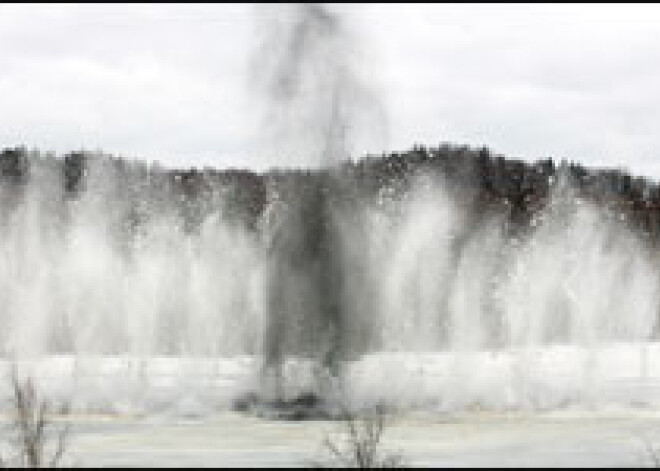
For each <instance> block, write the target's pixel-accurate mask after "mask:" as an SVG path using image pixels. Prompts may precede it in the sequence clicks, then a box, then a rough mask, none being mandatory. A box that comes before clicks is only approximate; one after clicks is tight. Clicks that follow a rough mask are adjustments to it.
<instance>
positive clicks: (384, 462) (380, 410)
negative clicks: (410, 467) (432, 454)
mask: <svg viewBox="0 0 660 471" xmlns="http://www.w3.org/2000/svg"><path fill="white" fill-rule="evenodd" d="M341 423H342V428H341V432H340V433H339V435H338V436H334V437H333V436H331V435H327V436H326V437H325V438H324V439H323V442H322V446H323V449H324V451H325V453H326V454H327V455H328V459H327V460H325V461H322V462H314V463H312V465H313V466H314V467H317V468H325V467H333V468H334V467H341V468H360V469H366V468H402V467H404V466H405V461H404V458H403V456H402V455H401V454H399V453H387V452H384V451H383V450H382V438H383V434H384V432H385V429H386V427H387V421H386V414H385V408H384V407H382V406H377V407H376V408H375V409H374V410H373V411H371V412H370V413H367V414H365V415H361V416H357V415H355V414H353V413H350V412H344V414H343V417H342V418H341Z"/></svg>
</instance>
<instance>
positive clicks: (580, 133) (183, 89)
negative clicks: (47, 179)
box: [0, 4, 660, 177]
mask: <svg viewBox="0 0 660 471" xmlns="http://www.w3.org/2000/svg"><path fill="white" fill-rule="evenodd" d="M253 8H255V7H254V6H245V5H206V4H200V5H169V4H162V5H158V4H146V5H130V6H129V5H66V4H64V5H6V4H3V5H0V58H2V62H1V64H2V73H1V74H0V145H15V144H20V143H24V144H27V145H28V146H30V147H33V146H38V147H40V148H43V149H52V150H55V151H58V152H64V151H67V150H71V149H76V148H80V147H81V146H84V147H87V148H102V149H104V150H106V151H109V152H113V153H117V154H122V155H128V156H132V157H133V156H135V157H138V156H139V157H144V158H146V159H159V160H162V161H163V162H165V163H166V164H168V165H204V164H213V165H217V166H228V165H237V166H253V167H256V168H263V167H266V166H270V165H276V164H284V165H286V162H277V161H276V160H275V159H274V157H272V156H263V155H261V156H260V153H259V152H258V149H259V143H258V137H259V125H258V123H259V121H258V118H259V110H258V103H256V102H255V99H254V97H251V96H250V89H249V87H248V86H247V80H246V78H247V59H248V56H249V54H250V51H251V50H252V47H253V40H254V34H253V33H258V32H255V31H253V27H254V25H253V21H252V20H253V11H252V10H251V9H253ZM336 8H337V9H338V10H340V11H341V12H342V13H343V14H345V18H346V19H347V21H348V22H349V24H350V25H351V26H353V28H354V29H356V30H357V32H358V33H359V38H360V39H361V40H362V44H361V46H362V47H363V48H364V54H365V58H366V59H368V60H365V61H364V67H365V69H366V72H368V73H369V75H370V76H371V77H372V78H373V79H374V81H375V85H376V88H377V89H380V90H381V91H382V95H383V102H384V104H385V105H386V108H387V110H388V114H389V121H390V126H389V128H390V132H389V139H388V140H387V141H386V142H368V143H365V144H364V147H368V148H370V150H373V151H376V152H378V151H380V150H381V148H382V147H387V148H392V149H399V148H407V147H409V146H410V145H412V144H413V142H424V143H427V144H429V145H432V144H435V143H437V142H440V141H454V142H467V143H473V144H487V145H489V146H491V147H492V148H494V149H495V150H496V151H499V152H502V153H505V154H510V155H515V156H521V157H528V158H539V157H544V156H547V155H552V156H555V157H558V158H567V159H573V160H580V161H583V162H585V163H587V164H590V163H597V164H603V165H611V166H628V167H630V168H631V169H632V170H633V171H634V172H637V173H647V174H653V175H655V176H659V177H660V159H659V158H658V157H657V154H658V149H659V148H660V137H659V135H658V133H656V132H655V129H656V123H658V122H659V121H660V93H659V92H658V85H657V84H658V81H659V80H658V79H660V41H659V39H660V28H658V27H657V25H658V24H660V7H658V6H657V5H632V6H629V5H625V6H623V5H522V6H521V5H497V6H490V5H474V4H472V5H358V6H347V5H342V6H337V7H336Z"/></svg>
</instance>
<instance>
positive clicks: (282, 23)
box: [253, 4, 384, 373]
mask: <svg viewBox="0 0 660 471" xmlns="http://www.w3.org/2000/svg"><path fill="white" fill-rule="evenodd" d="M256 13H257V20H258V21H257V30H256V33H257V35H258V36H259V39H260V41H259V47H258V48H257V50H256V54H255V56H254V58H253V66H254V68H253V78H254V81H255V84H256V85H257V88H258V92H259V93H260V94H261V96H262V97H263V101H262V103H263V104H264V105H265V120H264V125H263V126H262V128H261V132H262V134H263V136H262V137H264V136H265V137H266V141H269V146H268V150H269V151H270V152H275V153H276V155H277V156H278V157H279V158H286V159H287V161H286V162H285V166H288V167H290V166H292V165H296V164H298V165H300V166H302V167H307V168H309V167H315V168H316V170H314V172H315V173H316V172H318V173H317V175H318V176H319V179H318V180H317V181H316V183H315V185H316V187H315V189H314V191H313V193H314V195H311V196H310V194H307V197H309V198H311V200H312V202H311V203H310V201H306V200H305V197H303V196H302V195H299V194H295V195H293V196H292V195H291V194H289V193H290V192H288V191H287V196H286V198H284V200H285V201H286V206H287V207H288V209H287V211H286V213H287V214H288V215H289V216H287V217H285V218H284V219H285V220H286V222H284V223H283V224H285V225H286V226H287V227H286V228H285V229H283V230H282V231H281V233H282V234H286V235H287V237H292V238H293V239H294V240H296V241H297V242H295V243H293V242H292V241H289V242H286V243H284V245H280V244H278V243H275V245H274V246H273V248H272V253H275V252H279V253H278V254H277V255H274V256H273V257H272V258H271V259H270V260H271V262H275V261H276V262H275V265H280V266H282V267H286V266H294V267H295V268H294V270H293V271H294V275H293V280H291V283H293V284H296V283H297V284H298V286H304V288H305V291H306V292H304V293H301V292H300V290H296V289H293V286H290V287H288V286H287V282H283V281H282V280H283V279H285V278H286V277H285V276H280V275H272V276H271V278H272V279H274V280H273V282H270V283H269V284H268V287H267V290H268V293H267V295H266V299H268V301H267V304H268V306H267V308H266V310H267V312H268V316H271V315H272V316H277V317H278V318H277V319H268V320H267V321H266V326H267V328H266V332H265V346H266V352H265V353H266V360H265V363H266V364H267V365H270V366H268V367H267V368H266V369H267V370H270V371H273V370H274V369H276V367H275V366H273V365H275V364H276V363H281V362H282V361H283V360H284V358H283V352H284V351H285V350H286V351H287V352H289V351H291V350H297V352H296V353H297V354H299V353H304V354H305V355H309V356H311V357H312V358H314V359H316V360H318V361H319V362H320V363H321V364H323V365H325V366H326V367H328V368H329V370H331V371H333V372H334V373H338V368H337V362H338V361H339V358H341V357H343V356H345V355H344V352H345V350H346V331H347V329H350V327H349V325H348V324H347V323H346V322H345V317H346V315H345V308H344V306H343V303H344V299H343V298H344V297H343V296H342V283H343V282H342V278H343V275H342V270H343V267H342V240H343V234H342V233H341V231H342V229H340V227H339V225H338V224H337V221H335V216H336V212H337V209H338V208H339V209H341V206H342V205H341V203H338V201H337V200H338V199H340V193H341V192H342V186H343V185H344V182H343V181H342V179H343V177H342V175H341V172H340V170H339V165H340V162H342V161H344V160H346V159H348V157H349V153H351V152H353V151H354V150H355V148H356V142H357V137H358V136H360V137H365V136H369V135H374V136H377V135H379V134H381V130H382V127H383V122H384V120H383V119H382V110H381V108H380V105H379V103H378V100H375V94H374V93H373V92H372V90H371V87H370V86H368V85H367V83H366V81H364V80H363V78H362V77H360V76H359V74H358V64H359V61H356V60H355V54H354V52H355V50H356V43H357V42H358V41H357V38H356V37H355V36H354V35H353V34H351V33H349V28H348V27H347V25H346V21H345V17H342V16H341V15H338V14H337V13H336V12H334V11H333V10H332V9H330V8H329V7H327V6H325V5H322V4H277V5H268V6H260V7H259V8H258V9H257V10H256ZM374 128H375V129H376V130H375V132H374ZM365 130H366V133H365V132H364V131H365ZM296 160H297V161H298V162H294V161H296ZM294 200H295V201H294ZM280 206H281V205H280ZM298 242H300V243H298ZM294 245H296V247H294ZM284 247H287V248H288V249H291V250H288V249H287V250H280V249H282V248H284ZM271 262H269V263H271ZM270 270H276V271H277V269H276V268H274V267H271V268H270ZM301 274H304V275H303V278H305V279H304V280H300V276H301ZM296 280H298V281H296ZM289 288H292V290H293V292H295V293H298V294H297V295H298V296H300V297H303V298H306V299H305V300H304V302H306V303H307V304H308V305H310V309H309V310H308V312H307V313H306V314H305V316H306V317H305V318H303V319H299V318H298V317H297V316H296V315H295V314H293V315H292V313H291V312H287V313H283V311H284V310H289V311H290V308H289V306H290V305H292V304H293V305H295V304H296V303H295V302H290V301H291V300H290V299H288V298H289V297H290V296H291V294H290V292H291V291H289V294H286V293H284V292H283V291H285V290H288V289H289ZM311 299H313V302H308V301H310V300H311ZM284 301H286V302H284ZM311 305H313V306H311ZM296 309H300V307H299V306H293V310H296ZM292 319H296V323H297V324H299V325H301V326H302V329H298V327H299V326H298V325H289V324H291V320H292ZM282 322H284V323H287V325H286V326H285V327H282ZM282 329H283V330H282ZM301 330H302V331H303V332H301ZM312 330H316V331H315V332H312ZM283 331H284V332H285V333H282V332H283ZM291 331H294V332H293V333H291ZM283 338H284V339H285V343H287V346H286V347H282V346H275V343H277V342H278V341H280V342H281V341H282V339H283ZM301 343H302V344H305V345H306V347H305V348H300V344H301ZM303 351H304V352H303ZM278 368H279V369H281V366H280V367H278Z"/></svg>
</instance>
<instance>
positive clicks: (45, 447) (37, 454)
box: [0, 366, 70, 468]
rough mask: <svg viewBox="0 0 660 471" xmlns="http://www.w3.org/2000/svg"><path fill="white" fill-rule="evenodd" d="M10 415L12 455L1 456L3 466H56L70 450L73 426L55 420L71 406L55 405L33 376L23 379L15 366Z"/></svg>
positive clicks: (9, 440) (12, 378)
mask: <svg viewBox="0 0 660 471" xmlns="http://www.w3.org/2000/svg"><path fill="white" fill-rule="evenodd" d="M11 386H12V397H11V419H10V423H9V438H8V445H9V456H2V457H0V465H2V467H15V468H56V467H58V466H60V465H61V464H62V458H63V457H64V454H65V452H66V450H67V446H68V439H69V433H70V426H69V424H68V423H67V422H57V421H54V420H53V416H54V415H64V416H66V415H68V413H69V406H68V404H63V405H61V406H60V407H55V406H54V405H53V403H52V402H51V401H49V400H47V399H43V398H40V397H39V394H38V392H37V390H36V388H35V386H34V382H33V380H32V378H29V377H28V378H27V379H25V380H21V379H20V378H19V376H18V372H17V369H16V367H15V366H14V367H13V368H12V372H11Z"/></svg>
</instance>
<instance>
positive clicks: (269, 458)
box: [72, 411, 660, 467]
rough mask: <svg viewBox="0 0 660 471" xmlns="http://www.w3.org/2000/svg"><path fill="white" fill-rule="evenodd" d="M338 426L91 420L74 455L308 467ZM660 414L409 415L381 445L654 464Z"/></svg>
mask: <svg viewBox="0 0 660 471" xmlns="http://www.w3.org/2000/svg"><path fill="white" fill-rule="evenodd" d="M337 427H338V424H337V423H329V422H321V421H319V422H310V421H307V422H271V421H267V420H262V419H258V418H253V417H247V416H243V415H239V414H234V413H224V414H218V415H215V416H213V417H211V418H207V419H205V420H199V421H181V420H165V419H149V420H128V419H116V418H115V419H108V420H103V419H100V418H97V419H93V418H89V419H86V420H81V421H79V422H78V423H77V425H76V429H75V430H76V432H75V435H74V437H73V441H72V454H73V455H74V456H75V459H76V460H77V461H78V462H79V463H80V464H82V465H87V466H163V467H175V466H204V467H208V466H220V467H225V466H238V467H253V466H269V467H278V466H305V465H308V464H309V463H310V462H311V461H313V460H318V459H319V458H321V457H322V456H323V454H322V452H321V450H322V449H321V448H320V443H321V440H322V438H323V437H324V436H325V435H326V434H327V433H328V432H332V431H336V430H337ZM645 442H646V443H649V444H657V445H658V446H660V415H655V414H651V413H648V412H646V413H634V412H633V411H618V412H617V411H613V412H612V413H609V414H602V413H599V414H591V413H561V414H558V413H555V414H554V415H544V416H537V417H533V418H532V417H524V416H521V415H483V414H468V415H462V416H453V417H448V416H447V417H440V416H438V417H435V418H433V417H420V416H412V415H411V416H406V417H401V418H399V419H397V420H396V421H395V422H394V423H392V424H391V426H390V427H389V428H388V429H387V431H386V435H385V442H384V443H385V446H386V448H387V449H388V450H395V451H400V452H401V453H402V455H404V456H405V457H406V458H407V462H408V463H409V464H410V465H412V466H439V467H444V466H459V467H462V466H496V467H509V466H524V467H527V466H553V467H570V466H586V467H592V466H593V467H611V466H635V467H639V466H649V465H651V464H652V462H651V460H650V459H649V458H650V457H649V456H648V453H647V452H646V451H645V445H644V443H645Z"/></svg>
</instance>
